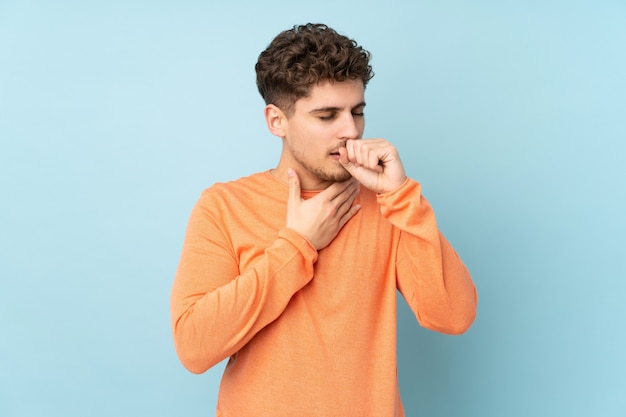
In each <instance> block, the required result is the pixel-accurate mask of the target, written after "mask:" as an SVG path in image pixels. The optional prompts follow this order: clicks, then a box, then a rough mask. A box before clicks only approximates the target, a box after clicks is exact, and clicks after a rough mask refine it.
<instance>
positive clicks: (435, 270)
mask: <svg viewBox="0 0 626 417" xmlns="http://www.w3.org/2000/svg"><path fill="white" fill-rule="evenodd" d="M314 194H315V192H303V197H304V198H307V196H308V197H310V196H312V195H314ZM287 195H288V187H287V185H286V184H283V183H280V182H279V181H278V180H276V179H275V178H274V177H273V176H272V175H271V174H270V173H269V171H267V172H263V173H258V174H254V175H252V176H250V177H247V178H242V179H240V180H237V181H233V182H229V183H226V184H215V185H214V186H213V187H211V188H209V189H208V190H206V191H205V192H204V193H203V194H202V196H201V198H200V200H199V201H198V203H197V204H196V206H195V208H194V209H193V212H192V214H191V218H190V220H189V226H188V229H187V235H186V238H185V242H184V247H183V252H182V256H181V260H180V265H179V269H178V272H177V274H176V278H175V280H174V285H173V289H172V298H171V313H172V324H173V333H174V341H175V345H176V350H177V353H178V355H179V358H180V360H181V361H182V363H183V364H184V365H185V367H187V368H188V369H189V370H190V371H191V372H194V373H201V372H204V371H206V370H207V369H209V368H210V367H211V366H213V365H215V364H217V363H218V362H220V361H221V360H223V359H225V358H227V357H230V361H229V362H228V365H227V366H226V369H225V371H224V375H223V378H222V383H221V386H220V392H219V399H218V405H217V415H218V416H223V417H251V416H255V417H257V416H268V417H283V416H289V417H293V416H299V417H305V416H316V417H317V416H323V417H331V416H342V417H343V416H359V417H367V416H371V417H387V416H388V417H392V416H394V417H397V416H403V415H404V412H403V408H402V403H401V401H400V394H399V389H398V379H397V370H396V289H398V290H399V291H400V292H401V293H402V295H403V296H404V298H405V299H406V300H407V303H408V305H409V306H410V307H411V309H412V310H413V312H414V313H415V314H416V316H417V319H418V320H419V322H420V324H421V325H422V326H424V327H427V328H429V329H433V330H436V331H439V332H444V333H450V334H458V333H462V332H464V331H465V330H466V329H468V328H469V326H470V325H471V323H472V322H473V320H474V317H475V311H476V292H475V289H474V285H473V283H472V280H471V277H470V275H469V273H468V271H467V269H466V268H465V266H464V265H463V263H462V262H461V260H460V259H459V258H458V256H457V254H456V253H455V251H454V249H453V248H452V247H451V246H450V244H449V243H448V242H447V241H446V239H445V238H444V237H443V236H442V235H441V234H440V232H439V230H438V229H437V225H436V222H435V216H434V214H433V211H432V209H431V208H430V205H429V204H428V203H427V201H426V200H425V199H424V198H423V197H422V196H421V190H420V185H419V184H418V183H417V182H415V181H413V180H411V179H407V181H406V182H405V183H404V184H403V185H402V187H400V189H398V190H397V191H395V192H393V193H389V194H385V195H376V194H374V193H373V192H371V191H369V190H367V189H364V188H362V190H361V193H360V195H359V197H358V198H357V200H358V201H357V202H358V203H360V204H361V205H362V208H361V210H360V211H359V212H358V213H357V214H356V216H355V217H353V218H352V219H351V220H350V221H349V222H348V223H347V224H346V225H345V226H344V228H343V229H342V230H341V231H340V232H339V234H338V235H337V237H336V238H335V240H333V242H332V243H331V244H330V245H329V246H328V247H326V248H324V249H322V250H320V251H319V252H318V251H316V250H315V248H313V247H312V246H311V244H310V243H309V242H308V241H307V240H306V239H304V238H303V237H302V236H301V235H299V234H298V233H296V232H294V231H292V230H289V229H286V228H285V227H284V224H285V218H286V208H287V205H286V203H287Z"/></svg>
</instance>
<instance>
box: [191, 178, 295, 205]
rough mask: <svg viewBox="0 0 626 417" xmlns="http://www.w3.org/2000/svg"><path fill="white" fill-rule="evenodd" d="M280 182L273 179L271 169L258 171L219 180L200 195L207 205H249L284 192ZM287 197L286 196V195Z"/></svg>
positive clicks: (203, 202) (201, 200)
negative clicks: (244, 175)
mask: <svg viewBox="0 0 626 417" xmlns="http://www.w3.org/2000/svg"><path fill="white" fill-rule="evenodd" d="M280 185H281V184H280V183H278V182H276V181H275V180H273V177H272V176H271V174H270V173H269V171H263V172H258V173H255V174H252V175H249V176H246V177H241V178H239V179H237V180H232V181H227V182H217V183H215V184H213V185H212V186H210V187H209V188H207V189H205V190H204V191H203V192H202V194H201V196H200V203H201V204H207V205H215V204H218V205H222V204H226V205H228V206H230V205H234V204H243V205H249V204H250V203H252V202H253V201H255V200H259V199H266V198H270V199H271V198H275V196H276V195H281V194H283V193H282V192H281V189H280ZM285 197H286V196H285Z"/></svg>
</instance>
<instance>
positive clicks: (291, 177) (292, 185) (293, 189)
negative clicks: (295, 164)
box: [287, 168, 301, 205]
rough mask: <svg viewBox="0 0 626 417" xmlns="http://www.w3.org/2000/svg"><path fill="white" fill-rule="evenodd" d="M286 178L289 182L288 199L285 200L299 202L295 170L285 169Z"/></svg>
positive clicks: (290, 202)
mask: <svg viewBox="0 0 626 417" xmlns="http://www.w3.org/2000/svg"><path fill="white" fill-rule="evenodd" d="M287 179H288V182H289V199H288V201H287V202H288V203H289V204H290V205H293V204H296V203H298V202H300V198H301V197H300V179H299V178H298V174H296V171H294V170H293V169H291V168H289V169H287Z"/></svg>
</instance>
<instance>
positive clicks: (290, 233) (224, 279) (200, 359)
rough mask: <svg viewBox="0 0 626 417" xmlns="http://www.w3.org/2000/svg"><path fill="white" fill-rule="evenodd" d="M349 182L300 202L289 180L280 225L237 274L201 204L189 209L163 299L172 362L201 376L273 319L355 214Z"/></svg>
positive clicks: (227, 246) (231, 253)
mask: <svg viewBox="0 0 626 417" xmlns="http://www.w3.org/2000/svg"><path fill="white" fill-rule="evenodd" d="M357 189H358V188H357V184H356V182H355V181H346V182H344V183H336V184H333V185H331V186H330V187H328V188H327V189H326V190H324V191H322V192H321V193H319V194H318V195H317V196H315V197H313V198H310V199H308V200H303V199H301V198H300V185H299V180H298V177H297V175H296V174H295V172H294V173H292V174H291V175H290V177H289V196H288V200H287V219H286V226H285V227H284V228H283V229H281V230H280V231H278V237H277V239H276V240H275V241H274V242H273V243H272V244H271V245H270V246H269V247H268V248H266V249H265V251H264V252H263V255H262V256H261V257H260V258H259V260H258V261H257V262H256V263H255V264H254V266H253V267H252V268H250V269H249V270H246V271H240V267H239V261H238V259H237V257H236V255H235V253H236V252H237V248H233V247H232V246H233V244H232V242H230V241H229V239H228V238H227V237H226V235H225V233H222V232H221V230H222V228H223V227H225V226H224V225H222V224H220V221H219V219H216V216H215V214H214V210H213V207H212V206H211V203H209V202H208V201H207V200H210V199H206V198H205V199H201V200H200V201H199V202H198V204H196V206H195V208H194V210H193V211H192V214H191V217H190V220H189V225H188V228H187V233H186V236H185V242H184V245H183V252H182V255H181V259H180V263H179V267H178V271H177V273H176V278H175V280H174V285H173V288H172V295H171V320H172V326H173V334H174V343H175V346H176V351H177V353H178V356H179V358H180V360H181V362H182V363H183V365H185V367H186V368H188V369H189V370H190V371H192V372H194V373H201V372H204V371H206V370H207V369H209V368H210V367H211V366H213V365H215V364H217V363H218V362H220V361H221V360H223V359H225V358H227V357H228V356H230V355H232V354H234V353H235V352H237V351H238V350H239V349H241V348H242V347H243V346H244V345H245V344H246V343H248V342H249V341H250V340H251V339H252V338H253V337H254V335H256V334H257V333H258V332H259V331H260V330H261V329H262V328H263V327H265V326H266V325H268V324H269V323H271V322H272V321H274V320H275V319H276V318H278V317H279V316H280V315H281V314H282V312H283V311H284V309H285V308H286V306H287V304H288V303H289V300H290V299H291V297H292V296H293V294H295V293H296V292H297V291H299V290H300V289H301V288H302V287H304V286H305V285H306V284H307V283H308V282H309V281H310V280H311V279H312V278H313V264H314V263H315V261H316V260H317V250H318V249H322V248H323V247H325V246H326V245H328V244H329V243H330V242H331V241H332V240H333V239H334V238H335V236H336V235H337V234H338V233H339V231H340V230H341V228H342V227H343V225H344V224H345V223H346V222H347V221H348V220H349V219H350V218H351V217H352V216H354V214H356V212H357V211H358V209H359V207H358V206H356V205H355V206H353V204H352V203H353V202H354V199H355V198H356V195H357Z"/></svg>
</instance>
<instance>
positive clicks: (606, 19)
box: [0, 0, 626, 417]
mask: <svg viewBox="0 0 626 417" xmlns="http://www.w3.org/2000/svg"><path fill="white" fill-rule="evenodd" d="M56 3H62V4H61V5H58V4H56ZM87 3H88V2H79V1H66V2H44V1H34V0H33V1H10V0H4V1H0V193H1V197H0V279H1V283H2V289H1V290H0V329H2V333H1V336H0V416H7V417H9V416H10V417H13V416H64V417H67V416H84V415H91V416H111V415H117V416H131V415H151V416H172V415H191V414H194V415H205V416H209V415H214V407H215V400H216V394H217V387H218V383H219V377H220V373H221V369H222V366H218V367H216V368H215V369H212V370H210V371H209V372H208V373H206V374H204V375H202V376H196V375H191V374H189V373H187V372H186V371H185V370H184V369H183V368H182V366H181V365H179V363H178V361H177V359H176V356H175V353H174V350H173V347H172V342H171V337H170V327H169V311H168V308H169V305H168V303H169V299H168V298H169V290H170V285H171V281H172V278H173V275H174V272H175V269H176V266H177V262H178V256H179V254H180V249H181V244H182V239H183V234H184V229H185V226H186V221H187V217H188V215H189V212H190V210H191V207H192V205H193V204H194V202H195V201H196V199H197V198H198V196H199V194H200V192H201V191H202V190H203V189H204V188H206V187H208V186H209V185H211V184H212V183H213V182H215V181H222V180H228V179H234V178H238V177H240V176H242V175H245V174H248V173H250V172H253V171H258V170H263V169H267V168H270V167H272V166H274V165H275V163H276V162H277V160H278V153H279V151H280V143H279V140H278V139H276V138H274V137H273V136H271V135H270V134H269V133H268V132H267V130H266V128H265V125H264V121H263V118H262V107H263V103H262V101H261V99H260V97H259V96H258V93H257V92H256V88H255V84H254V70H253V66H254V63H255V62H256V57H257V55H258V53H259V52H260V51H261V50H262V49H263V48H264V47H265V46H266V45H267V43H268V42H269V41H270V40H271V38H272V37H273V36H274V35H276V34H277V33H278V32H279V31H281V30H283V29H286V28H289V27H290V26H292V25H293V24H295V23H305V22H307V21H313V22H325V23H328V24H330V25H331V26H333V27H335V28H337V29H338V30H339V31H341V32H343V33H346V34H348V35H349V36H351V37H354V38H356V39H357V40H358V41H359V42H360V43H361V44H363V45H364V46H365V47H366V48H367V49H369V50H371V51H372V53H373V58H374V59H373V65H374V69H375V72H376V76H375V77H374V79H373V80H372V82H371V84H370V86H369V87H368V90H367V93H366V94H367V96H366V99H367V101H368V108H367V128H366V136H369V137H385V138H387V139H389V140H390V141H392V142H394V143H395V144H396V145H397V146H398V148H399V149H400V151H401V155H402V158H403V160H404V162H405V165H406V166H407V170H408V172H409V174H410V175H411V176H413V177H414V178H416V179H418V180H419V181H420V182H422V184H423V186H424V190H425V194H426V196H427V197H428V198H429V199H430V201H431V203H432V204H433V206H434V207H435V210H436V212H437V214H438V220H439V224H440V227H441V229H442V230H443V231H444V233H446V235H447V236H448V238H449V239H450V240H451V241H452V242H453V244H454V245H455V247H456V248H457V250H458V252H459V253H460V255H461V256H462V257H463V259H464V260H465V262H466V263H467V265H468V266H469V267H470V269H471V271H472V273H473V276H474V279H475V282H476V284H477V287H478V289H479V294H480V307H479V315H478V319H477V321H476V323H475V325H474V327H473V328H472V329H471V330H470V331H469V333H467V334H465V335H463V336H460V337H450V336H443V335H439V334H436V333H433V332H429V331H427V330H423V329H421V328H419V326H418V325H417V324H416V323H415V321H414V319H413V318H412V317H411V315H410V313H409V312H408V309H407V308H406V306H405V305H404V304H401V307H400V325H399V332H400V334H399V335H398V338H399V358H400V370H399V372H400V379H401V389H402V393H403V397H404V401H405V405H406V409H407V415H408V416H427V417H448V416H472V417H474V416H475V417H491V416H493V417H501V416H508V417H517V416H519V417H527V416H570V417H571V416H581V417H583V416H585V417H586V416H592V415H593V416H622V417H623V416H624V415H626V396H625V395H623V394H624V392H626V360H625V356H624V352H626V336H625V333H624V329H625V325H624V322H625V319H626V304H625V303H624V302H623V299H624V294H625V293H626V280H625V278H626V273H625V272H624V255H623V252H624V249H626V245H625V244H624V235H625V234H626V221H625V214H626V210H625V207H624V206H625V200H626V199H625V197H626V193H625V190H626V186H625V185H626V184H625V182H626V181H625V179H626V178H625V177H626V168H625V167H624V164H625V162H626V146H625V144H624V143H625V139H626V103H625V97H626V75H625V74H626V47H625V45H626V3H624V2H623V1H617V0H615V1H609V0H605V1H603V0H599V1H591V0H589V1H527V2H511V1H476V2H464V1H449V0H446V1H437V2H435V1H431V2H427V1H420V0H417V1H406V2H402V1H393V0H391V1H387V2H383V1H371V0H369V1H368V0H362V1H360V2H351V1H338V2H335V1H333V0H320V1H318V2H315V3H311V4H305V3H304V2H302V3H298V5H296V4H295V3H294V2H288V1H284V0H277V1H275V2H272V3H271V4H269V3H265V4H264V3H263V2H257V1H252V0H250V1H247V2H246V1H236V0H235V1H232V2H221V4H219V5H214V4H212V3H215V2H209V1H206V2H201V1H183V2H174V1H169V2H168V1H155V2H153V1H150V2H149V1H138V2H133V3H132V5H131V4H130V2H122V1H106V2H105V1H102V2H89V4H87Z"/></svg>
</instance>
